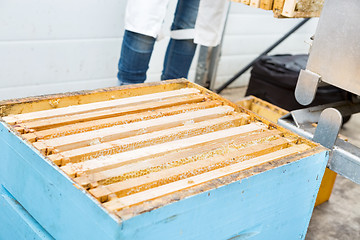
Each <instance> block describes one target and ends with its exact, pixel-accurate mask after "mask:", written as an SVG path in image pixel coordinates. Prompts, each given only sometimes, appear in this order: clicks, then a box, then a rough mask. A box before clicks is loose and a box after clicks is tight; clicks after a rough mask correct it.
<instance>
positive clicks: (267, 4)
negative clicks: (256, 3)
mask: <svg viewBox="0 0 360 240" xmlns="http://www.w3.org/2000/svg"><path fill="white" fill-rule="evenodd" d="M273 4H274V0H261V2H260V8H261V9H264V10H272V9H273Z"/></svg>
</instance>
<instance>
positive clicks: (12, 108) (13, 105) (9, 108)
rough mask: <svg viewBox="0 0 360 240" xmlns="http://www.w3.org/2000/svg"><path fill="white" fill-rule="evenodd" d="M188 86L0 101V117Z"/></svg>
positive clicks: (124, 88)
mask: <svg viewBox="0 0 360 240" xmlns="http://www.w3.org/2000/svg"><path fill="white" fill-rule="evenodd" d="M188 84H189V82H188V81H187V80H186V79H176V80H167V81H161V82H153V83H144V84H134V85H127V86H119V87H110V88H103V89H96V90H89V91H78V92H69V93H60V94H50V95H43V96H37V97H27V98H21V99H11V100H3V101H0V117H3V116H7V115H9V114H20V113H28V112H35V111H42V110H48V109H54V108H62V107H68V106H72V105H80V104H86V103H93V102H99V101H108V100H114V99H120V98H125V97H133V96H138V95H143V94H151V93H157V92H163V91H170V90H177V89H180V88H184V87H186V86H187V85H188Z"/></svg>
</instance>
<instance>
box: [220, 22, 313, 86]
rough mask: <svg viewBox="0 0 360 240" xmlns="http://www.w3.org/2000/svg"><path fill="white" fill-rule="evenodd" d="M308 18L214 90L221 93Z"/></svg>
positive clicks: (300, 25)
mask: <svg viewBox="0 0 360 240" xmlns="http://www.w3.org/2000/svg"><path fill="white" fill-rule="evenodd" d="M309 19H310V18H306V19H304V20H302V21H301V22H300V23H298V24H297V25H296V26H295V27H293V28H292V29H291V30H290V31H289V32H287V33H286V34H285V35H284V36H283V37H281V38H280V39H279V40H277V41H276V42H275V43H274V44H272V45H271V46H270V47H269V48H267V49H266V50H265V51H264V52H262V53H261V54H260V55H259V56H258V57H257V58H255V59H254V60H252V61H251V62H250V63H249V64H248V65H246V66H245V67H244V68H243V69H241V70H240V71H239V72H238V73H236V74H235V75H234V76H233V77H232V78H230V79H229V80H228V81H227V82H226V83H224V84H223V85H222V86H221V87H219V88H218V89H217V90H216V91H215V92H216V93H221V92H222V91H223V90H224V89H225V88H226V87H227V86H229V85H230V84H231V83H232V82H234V81H235V80H236V79H237V78H239V77H240V76H241V75H242V74H244V73H245V72H246V71H247V70H248V69H249V68H251V67H252V65H253V64H254V63H255V62H256V61H258V60H259V59H260V58H261V57H262V56H264V55H266V54H268V53H269V52H270V51H272V50H273V49H274V48H275V47H277V46H278V45H279V44H280V43H282V42H283V41H284V40H285V39H287V38H288V37H289V36H290V35H291V34H293V33H294V32H295V31H296V30H298V29H299V28H300V27H302V26H303V25H304V24H305V23H306V22H307V21H309Z"/></svg>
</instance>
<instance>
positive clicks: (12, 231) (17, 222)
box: [0, 185, 54, 240]
mask: <svg viewBox="0 0 360 240" xmlns="http://www.w3.org/2000/svg"><path fill="white" fill-rule="evenodd" d="M0 213H1V214H0V229H1V231H0V239H25V238H27V239H33V240H38V239H39V240H40V239H42V240H47V239H49V240H50V239H54V238H53V237H52V236H51V235H50V234H49V233H48V232H46V230H45V229H44V228H43V227H42V226H41V225H40V224H39V223H38V222H37V221H36V220H35V219H34V218H33V217H32V216H31V215H30V214H29V213H28V212H27V211H26V210H25V209H24V208H23V207H22V206H21V205H20V204H19V202H17V201H16V200H15V199H14V198H13V197H12V196H11V194H10V193H9V192H7V191H6V189H5V188H4V187H3V186H2V185H0Z"/></svg>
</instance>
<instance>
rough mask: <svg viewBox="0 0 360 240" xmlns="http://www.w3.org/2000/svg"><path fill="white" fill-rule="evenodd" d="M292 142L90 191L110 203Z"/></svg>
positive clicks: (278, 141)
mask: <svg viewBox="0 0 360 240" xmlns="http://www.w3.org/2000/svg"><path fill="white" fill-rule="evenodd" d="M290 142H291V140H288V139H286V138H280V139H276V140H274V141H269V142H265V143H261V144H257V145H251V146H247V147H245V148H241V147H240V148H239V149H236V147H234V149H233V151H229V153H225V154H224V155H220V154H219V155H218V154H215V155H214V156H208V158H205V159H200V160H197V161H195V162H190V163H188V164H185V165H181V166H178V167H174V168H169V169H165V170H162V171H159V172H153V173H150V174H148V175H144V176H141V177H137V178H132V179H128V180H125V181H121V182H117V183H113V184H110V185H106V186H100V187H97V188H94V189H90V190H89V192H90V193H91V194H92V195H93V196H94V197H95V198H97V199H98V200H99V201H101V202H105V201H107V200H108V197H109V195H112V194H115V195H116V196H117V197H124V196H128V195H131V194H134V193H137V192H141V191H145V190H147V189H151V188H153V187H158V186H161V185H164V184H167V183H171V182H175V181H179V180H181V179H185V178H189V177H192V176H195V175H198V174H202V173H205V172H208V171H211V170H215V169H219V168H222V167H225V166H229V165H231V164H235V163H237V162H241V161H246V160H247V159H249V158H255V157H258V156H259V155H263V154H266V153H269V152H274V151H277V150H280V149H283V148H286V147H288V146H289V143H290Z"/></svg>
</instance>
